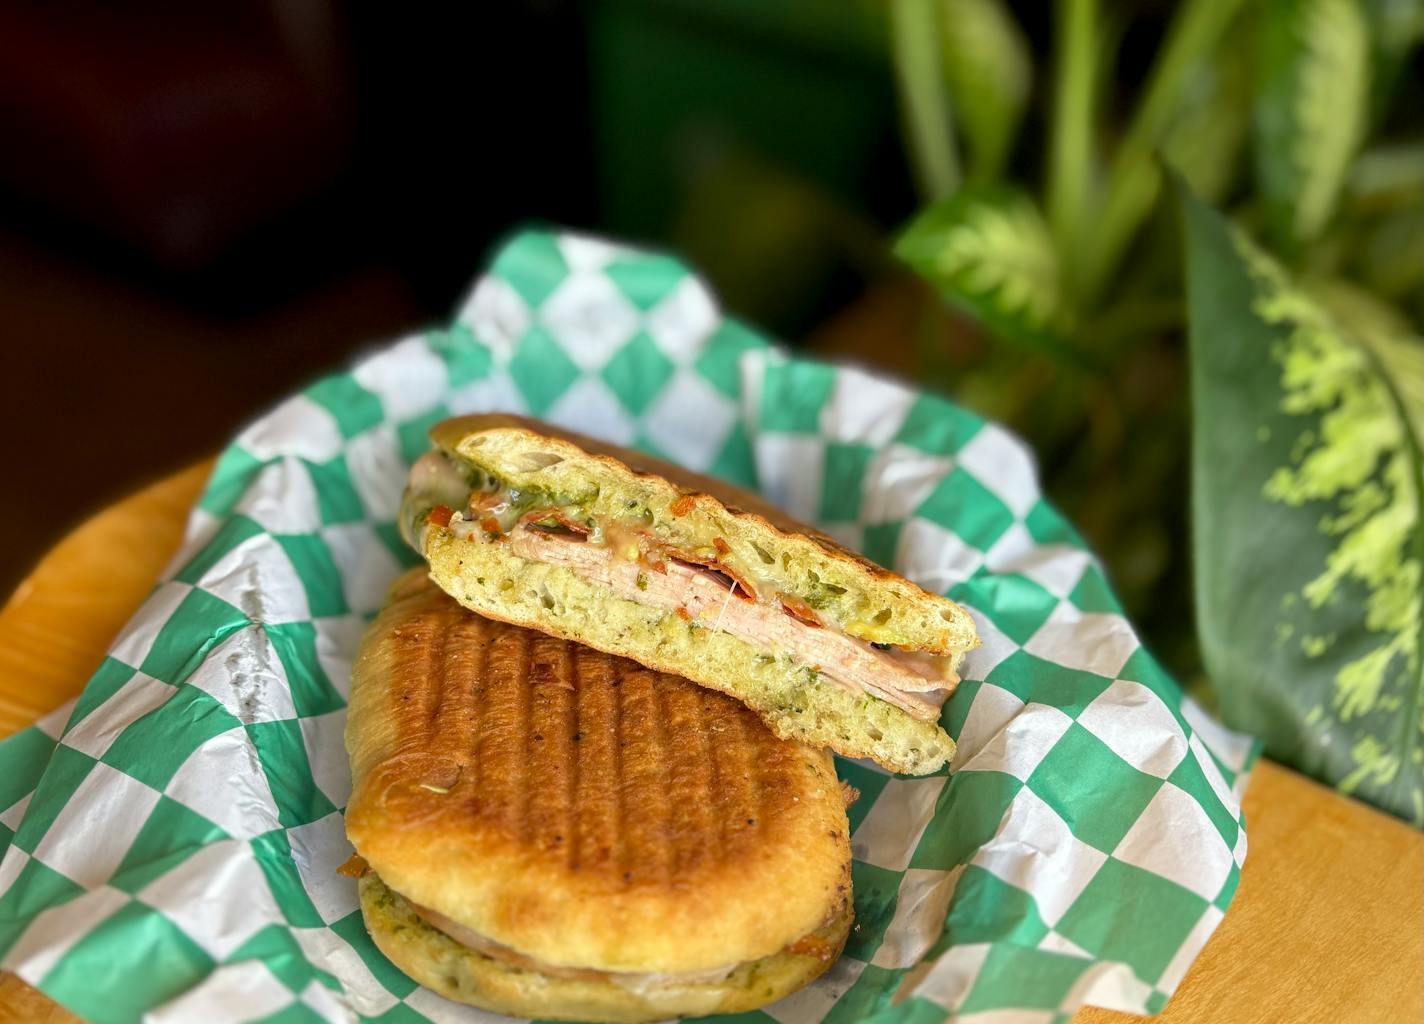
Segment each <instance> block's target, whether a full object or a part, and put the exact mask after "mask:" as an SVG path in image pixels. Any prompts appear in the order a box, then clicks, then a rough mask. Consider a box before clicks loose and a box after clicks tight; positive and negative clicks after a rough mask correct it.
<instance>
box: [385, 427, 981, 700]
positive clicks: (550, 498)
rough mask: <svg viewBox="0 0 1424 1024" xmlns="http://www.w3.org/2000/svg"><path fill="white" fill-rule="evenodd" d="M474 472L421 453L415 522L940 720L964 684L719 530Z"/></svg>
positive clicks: (415, 478) (948, 663)
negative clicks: (692, 531) (672, 536)
mask: <svg viewBox="0 0 1424 1024" xmlns="http://www.w3.org/2000/svg"><path fill="white" fill-rule="evenodd" d="M470 472H471V471H470V470H468V469H465V468H462V467H461V466H459V465H457V464H456V463H455V462H454V461H453V460H451V459H450V458H449V457H448V456H447V455H445V454H444V453H443V452H440V451H432V452H428V453H427V454H426V455H424V456H422V457H421V458H420V459H419V460H418V461H417V462H416V464H415V466H414V467H413V468H412V470H411V478H410V486H411V492H412V494H413V495H414V496H416V497H417V499H418V501H417V504H416V508H415V510H414V521H412V522H410V523H408V524H407V525H408V526H409V528H410V529H411V530H412V531H413V532H414V533H417V534H418V533H419V531H421V530H422V529H423V528H424V527H425V525H426V524H433V525H435V526H438V527H442V528H445V529H447V530H449V531H450V532H451V533H452V534H453V535H454V536H455V537H457V538H459V539H461V540H464V541H467V542H471V543H481V544H503V545H506V546H507V550H508V551H509V553H510V554H512V555H514V556H515V557H517V558H520V559H524V560H525V561H530V562H540V563H544V564H547V565H554V566H558V567H561V568H564V569H567V570H568V571H570V572H572V573H575V574H576V575H578V576H580V577H582V578H583V579H585V580H588V581H589V582H592V583H595V584H598V585H600V586H603V587H606V588H607V589H608V590H609V591H611V592H612V593H613V594H615V595H616V596H618V597H620V598H623V599H625V600H629V601H633V602H635V603H637V604H640V605H644V606H647V607H649V608H656V609H660V610H662V611H664V612H666V613H669V614H675V615H677V616H678V617H679V618H681V619H683V620H685V621H686V622H687V623H689V625H690V626H695V627H700V628H705V629H711V630H714V631H724V632H726V633H728V634H729V635H731V636H734V637H736V638H737V639H739V640H742V641H744V642H746V643H747V644H749V645H751V646H752V647H753V648H755V649H756V650H758V651H759V652H762V653H763V654H764V655H765V656H768V657H777V656H779V655H783V654H786V655H790V656H791V657H793V658H794V659H796V661H797V662H799V663H800V664H802V665H805V666H806V668H807V670H808V671H809V672H810V673H811V675H812V678H813V679H818V680H824V681H826V682H828V683H830V684H832V685H835V686H839V687H842V688H844V689H846V690H848V691H850V692H853V693H857V694H865V695H868V696H870V697H873V698H877V699H879V700H883V701H886V702H887V703H890V704H892V705H894V706H895V707H897V708H899V709H900V710H902V711H904V712H905V713H906V714H909V715H910V716H912V717H914V718H916V719H920V720H922V721H934V720H935V719H937V718H938V717H939V711H940V707H941V706H942V705H943V704H944V701H945V699H946V698H947V697H948V696H949V694H950V692H951V691H952V690H953V688H954V686H955V685H956V684H957V683H958V681H959V677H958V675H957V674H956V671H955V669H956V666H957V661H958V657H959V656H958V655H953V656H944V655H936V654H929V653H926V652H923V651H913V650H902V649H899V648H896V647H894V646H892V645H890V644H882V643H876V642H875V641H874V640H873V639H872V638H873V636H874V635H875V624H874V623H846V624H839V623H835V622H833V621H830V620H829V619H827V618H825V617H823V616H822V615H821V614H820V613H818V611H817V610H816V608H815V607H813V605H812V604H811V603H810V602H808V601H807V600H806V599H805V598H803V597H800V596H797V595H794V594H790V593H786V592H784V591H782V590H781V589H780V588H778V587H777V586H776V585H775V584H774V583H773V582H772V581H770V580H768V579H767V578H766V576H765V574H760V575H758V574H756V573H755V572H754V571H749V570H748V567H746V566H743V565H738V564H736V560H735V559H734V558H733V557H732V555H731V548H730V545H728V544H727V543H726V541H725V540H724V539H723V538H721V537H714V538H712V544H710V545H698V546H697V547H695V548H692V549H687V548H682V547H678V546H677V545H675V544H672V543H669V542H668V541H666V540H665V539H663V538H661V537H659V536H658V534H657V533H656V532H655V531H654V530H653V528H652V525H653V524H652V521H651V519H652V517H651V515H649V514H647V513H646V510H644V511H643V514H641V515H639V514H637V512H638V510H637V509H632V510H630V514H629V515H627V516H626V517H619V518H617V519H613V520H608V519H601V518H597V517H592V516H589V515H588V514H587V511H586V509H585V507H584V506H585V505H586V502H580V501H579V500H577V499H576V498H572V497H570V496H565V495H553V494H548V493H545V492H541V491H531V490H525V491H519V490H515V489H513V488H510V487H508V486H505V485H504V484H503V483H502V482H501V481H498V480H494V479H491V478H489V477H488V476H487V475H485V474H482V473H479V472H478V471H474V478H473V479H471V476H470ZM855 632H860V633H862V634H869V637H871V638H867V637H865V636H856V635H853V633H855Z"/></svg>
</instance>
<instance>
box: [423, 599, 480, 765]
mask: <svg viewBox="0 0 1424 1024" xmlns="http://www.w3.org/2000/svg"><path fill="white" fill-rule="evenodd" d="M437 625H438V627H439V632H440V651H439V655H438V656H439V658H440V664H441V665H442V666H443V671H442V672H440V680H441V681H440V690H439V698H438V700H437V701H436V702H435V703H434V707H433V708H432V715H431V718H430V724H429V729H430V731H431V733H432V734H434V733H436V731H437V730H439V734H440V735H442V737H443V743H442V746H443V748H444V749H445V751H447V752H448V753H449V755H450V758H451V760H452V761H454V763H455V766H456V769H457V771H458V773H459V776H458V777H457V779H456V780H455V785H456V786H458V785H459V783H460V780H461V779H463V778H464V776H465V773H466V770H467V768H468V765H469V762H470V760H471V758H472V756H473V753H474V746H475V737H476V736H477V734H478V730H477V725H476V718H477V716H478V714H479V705H480V701H479V700H477V699H475V689H476V687H477V686H478V685H479V683H478V680H479V679H481V678H482V677H483V675H484V662H485V647H486V640H487V638H486V636H485V632H486V631H485V620H483V619H480V618H477V617H472V616H459V617H456V616H453V615H446V616H442V617H441V618H440V619H439V620H437ZM451 788H452V789H453V788H454V787H451Z"/></svg>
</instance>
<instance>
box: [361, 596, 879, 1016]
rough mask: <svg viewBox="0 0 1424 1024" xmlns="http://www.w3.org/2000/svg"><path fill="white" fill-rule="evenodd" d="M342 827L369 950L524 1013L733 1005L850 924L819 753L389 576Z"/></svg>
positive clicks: (761, 999) (644, 1012)
mask: <svg viewBox="0 0 1424 1024" xmlns="http://www.w3.org/2000/svg"><path fill="white" fill-rule="evenodd" d="M346 746H347V750H348V752H349V754H350V757H351V774H352V783H353V789H352V794H351V800H350V802H349V804H348V806H347V811H346V831H347V835H348V836H349V837H350V839H351V842H352V844H353V845H354V846H355V848H356V852H357V854H358V859H357V860H355V861H354V862H353V863H352V864H351V865H350V867H349V869H348V871H349V873H353V874H357V875H359V876H361V882H360V900H361V910H362V914H363V916H364V918H365V921H366V925H367V927H368V929H369V930H370V932H371V935H372V938H373V939H374V940H375V943H376V945H377V946H379V947H380V949H381V950H382V951H383V952H384V953H385V954H386V955H387V956H388V957H389V958H390V959H391V961H392V962H393V963H395V965H396V966H397V967H399V968H400V969H401V970H402V971H404V972H405V973H406V974H408V975H410V976H411V977H412V978H414V979H415V980H416V981H418V982H420V983H421V984H422V985H425V986H426V987H428V988H430V989H433V990H434V991H436V992H439V993H440V994H441V995H443V996H446V997H447V998H450V999H455V1000H459V1001H461V1002H466V1003H471V1004H473V1005H475V1006H479V1007H483V1008H484V1009H487V1010H492V1011H494V1012H497V1013H504V1014H509V1015H511V1016H514V1017H520V1018H525V1019H541V1020H574V1021H608V1022H630V1024H631V1022H639V1021H653V1020H666V1019H668V1018H672V1017H683V1016H701V1015H705V1014H711V1013H739V1012H743V1011H746V1010H751V1009H754V1008H756V1007H758V1006H762V1005H765V1004H766V1003H770V1002H772V1001H774V1000H777V999H780V998H782V997H784V996H786V995H789V994H790V993H792V992H794V991H795V990H797V989H799V988H801V987H802V986H803V985H805V984H807V983H808V982H809V981H811V980H812V979H814V978H816V977H817V976H819V975H820V974H822V973H823V972H825V970H826V969H827V968H828V967H829V966H830V964H831V963H832V962H833V961H834V960H835V958H836V957H837V956H838V955H839V954H840V951H841V949H842V947H843V946H844V944H845V941H846V937H847V935H848V933H849V931H850V927H851V918H852V913H853V910H852V901H851V874H850V865H851V855H850V839H849V832H850V829H849V824H848V822H847V819H846V812H845V800H846V796H847V795H848V794H847V793H846V791H845V789H844V788H843V787H842V785H841V784H840V783H839V782H838V781H837V779H836V774H835V766H834V764H833V762H832V760H831V756H830V754H829V753H827V752H826V751H824V750H817V749H813V748H811V747H808V746H805V745H803V744H800V743H794V742H790V741H786V740H778V739H777V738H776V737H774V736H773V735H772V734H771V732H770V731H769V730H768V729H767V728H766V727H765V726H764V725H762V723H761V722H760V721H759V720H758V719H757V717H756V716H755V715H754V714H752V713H751V712H750V711H749V710H748V709H747V708H745V707H743V706H742V705H741V704H739V703H737V702H736V701H735V700H732V699H730V698H728V697H725V696H723V695H722V694H719V693H714V692H712V691H710V690H707V689H704V688H701V687H698V686H695V685H693V684H692V683H690V682H688V681H687V680H685V679H679V678H676V677H674V676H671V675H667V674H664V673H658V672H653V671H650V670H648V669H646V668H644V667H642V666H641V665H638V664H636V663H635V662H632V661H628V660H626V659H622V658H615V657H612V656H611V655H608V654H605V653H603V652H601V651H596V650H593V649H592V648H588V647H584V646H581V645H579V644H575V643H571V642H569V641H567V640H562V639H559V638H556V637H551V636H547V635H545V634H543V633H539V632H536V631H534V630H529V629H524V628H522V627H519V626H512V625H509V624H507V623H502V622H496V621H493V620H490V619H486V618H483V617H481V616H479V615H476V614H474V613H472V612H469V611H467V610H466V609H464V608H461V607H460V606H459V605H458V604H456V603H455V602H454V601H453V600H451V599H450V597H449V596H447V595H446V594H444V593H442V592H441V591H440V590H439V589H438V588H437V587H436V586H435V585H434V584H433V583H431V582H430V581H429V580H428V579H426V578H425V574H424V573H421V572H416V573H412V574H407V575H406V576H405V577H403V578H402V579H401V580H399V581H398V582H397V584H396V585H395V587H394V588H393V590H392V593H391V597H390V600H389V602H388V604H387V606H386V607H385V609H384V610H383V611H382V612H381V614H380V615H379V616H377V618H376V620H375V621H374V622H373V623H372V624H371V627H370V629H369V630H368V631H367V633H366V636H365V637H364V638H363V640H362V644H361V648H360V650H359V652H358V654H357V658H356V662H355V664H354V666H353V671H352V685H351V701H350V709H349V713H348V718H347V728H346Z"/></svg>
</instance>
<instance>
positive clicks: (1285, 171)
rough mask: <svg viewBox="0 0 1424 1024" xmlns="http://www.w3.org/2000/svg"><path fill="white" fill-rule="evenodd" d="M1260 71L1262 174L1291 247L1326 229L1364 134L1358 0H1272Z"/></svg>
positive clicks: (1366, 72)
mask: <svg viewBox="0 0 1424 1024" xmlns="http://www.w3.org/2000/svg"><path fill="white" fill-rule="evenodd" d="M1259 71H1260V76H1261V77H1260V82H1259V85H1258V89H1257V96H1256V103H1255V138H1254V143H1255V158H1256V176H1257V179H1258V184H1259V187H1260V190H1261V193H1262V195H1263V196H1264V197H1265V200H1266V205H1267V210H1268V213H1269V216H1270V221H1271V227H1272V231H1273V233H1274V235H1275V236H1276V240H1277V244H1278V245H1280V246H1281V247H1282V248H1283V249H1285V250H1287V251H1290V250H1292V249H1293V248H1294V246H1295V245H1296V244H1298V243H1301V242H1307V241H1310V240H1311V239H1314V238H1315V237H1317V236H1318V235H1319V234H1320V232H1321V231H1322V230H1323V229H1324V227H1325V224H1326V222H1327V221H1329V219H1330V215H1331V214H1332V213H1333V212H1334V210H1335V204H1336V201H1337V199H1338V197H1339V194H1340V189H1341V186H1342V185H1343V184H1344V181H1345V176H1346V174H1347V173H1348V172H1349V169H1350V162H1351V161H1352V160H1353V159H1354V156H1355V152H1356V150H1358V149H1359V146H1360V143H1361V141H1362V140H1363V139H1364V134H1365V128H1366V124H1367V121H1368V103H1369V90H1370V33H1369V27H1368V25H1367V23H1366V21H1365V18H1364V15H1363V14H1362V13H1361V11H1360V8H1359V4H1358V2H1357V0H1272V2H1271V3H1270V4H1269V6H1268V7H1267V9H1266V11H1265V18H1264V25H1263V32H1262V46H1261V55H1260V64H1259Z"/></svg>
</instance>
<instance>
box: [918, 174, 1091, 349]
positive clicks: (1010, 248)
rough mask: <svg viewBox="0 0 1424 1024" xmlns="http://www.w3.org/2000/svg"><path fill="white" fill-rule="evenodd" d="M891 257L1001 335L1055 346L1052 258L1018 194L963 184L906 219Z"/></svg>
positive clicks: (1043, 231)
mask: <svg viewBox="0 0 1424 1024" xmlns="http://www.w3.org/2000/svg"><path fill="white" fill-rule="evenodd" d="M895 254H896V255H897V256H899V257H900V258H901V259H902V260H904V261H905V262H906V263H908V264H909V265H910V266H911V267H912V268H913V269H914V270H915V271H917V272H918V273H919V274H920V276H921V277H923V278H925V279H926V280H927V281H929V282H930V284H932V285H934V286H935V288H937V289H938V290H939V292H940V294H941V295H943V296H944V297H945V298H946V299H948V300H949V301H950V302H951V303H952V304H954V305H956V306H958V307H959V308H961V309H963V310H964V311H965V312H967V313H969V314H970V315H971V316H973V317H975V318H976V319H978V320H979V321H981V322H982V323H984V324H985V325H986V326H988V327H989V328H990V329H991V330H993V331H995V332H996V333H998V334H1000V335H1001V336H1003V337H1006V338H1009V339H1011V340H1015V341H1021V342H1025V343H1028V344H1034V345H1039V346H1042V347H1046V348H1050V349H1053V348H1060V347H1061V346H1062V344H1063V342H1062V339H1063V338H1064V337H1065V336H1066V332H1067V327H1068V324H1067V314H1066V310H1065V303H1064V300H1063V292H1062V282H1061V273H1060V269H1059V264H1058V253H1057V251H1056V250H1055V248H1054V244H1053V237H1052V235H1051V234H1050V233H1049V230H1048V225H1047V223H1045V222H1044V219H1043V215H1042V214H1040V213H1039V210H1038V207H1037V206H1036V205H1035V204H1034V201H1033V200H1032V199H1031V198H1029V197H1028V196H1027V195H1026V194H1024V193H1023V192H1020V191H1019V190H1017V189H1014V188H1010V187H1008V186H1005V185H997V184H995V185H967V186H965V187H963V188H961V189H959V190H958V191H957V192H955V193H954V194H953V195H951V196H950V197H949V198H948V199H944V200H941V201H940V202H938V203H936V204H934V205H933V206H931V207H930V208H929V209H927V210H925V211H924V212H922V213H921V214H920V215H919V216H918V217H916V218H915V219H914V220H913V221H911V222H910V226H909V227H907V228H906V229H905V231H904V233H903V234H902V235H901V236H900V238H899V240H898V241H897V242H896V243H895Z"/></svg>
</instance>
